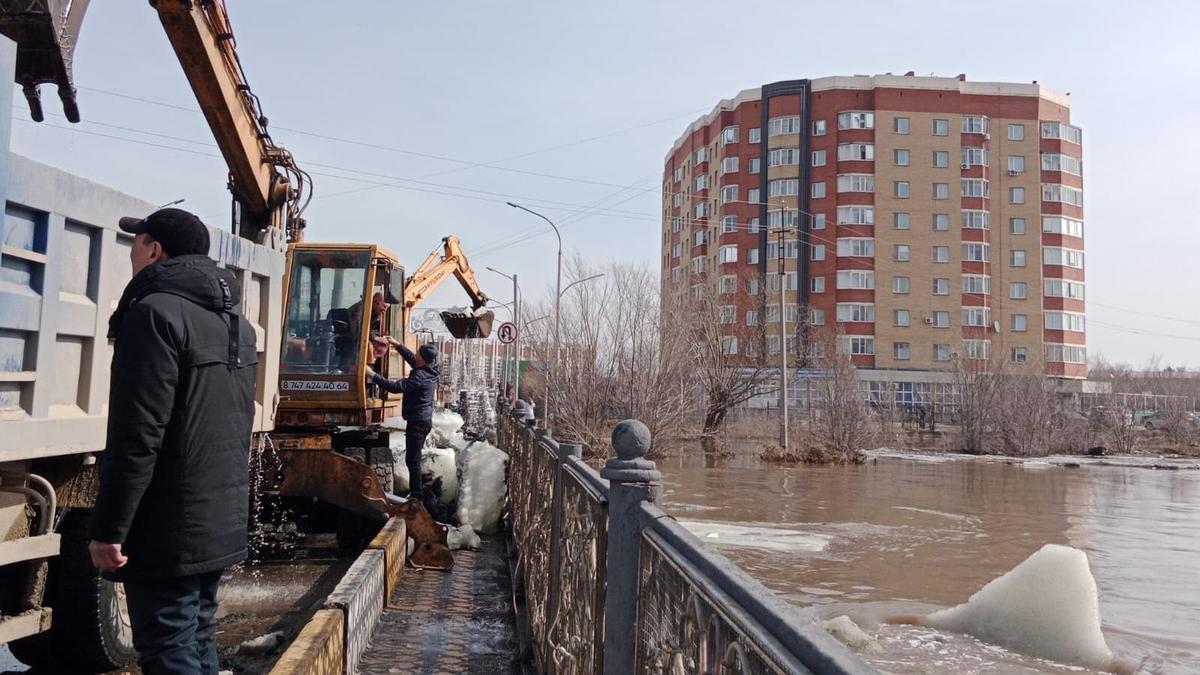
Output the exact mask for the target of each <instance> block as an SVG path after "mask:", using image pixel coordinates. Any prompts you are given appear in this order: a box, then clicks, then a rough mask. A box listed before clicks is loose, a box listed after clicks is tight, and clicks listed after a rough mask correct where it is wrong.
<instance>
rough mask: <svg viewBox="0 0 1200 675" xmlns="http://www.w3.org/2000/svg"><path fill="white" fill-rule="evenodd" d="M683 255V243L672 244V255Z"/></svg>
mask: <svg viewBox="0 0 1200 675" xmlns="http://www.w3.org/2000/svg"><path fill="white" fill-rule="evenodd" d="M682 255H683V244H681V243H678V242H676V243H675V244H673V245H672V246H671V257H672V258H678V257H680V256H682Z"/></svg>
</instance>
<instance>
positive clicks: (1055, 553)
mask: <svg viewBox="0 0 1200 675" xmlns="http://www.w3.org/2000/svg"><path fill="white" fill-rule="evenodd" d="M923 623H924V624H925V625H927V626H930V627H932V628H937V629H939V630H949V631H955V632H958V633H966V634H968V635H973V636H975V637H977V638H979V639H980V640H983V641H984V642H990V643H992V644H995V645H999V646H1001V647H1005V648H1008V649H1011V650H1013V651H1018V652H1021V653H1024V654H1029V655H1030V656H1037V657H1041V658H1045V659H1050V660H1052V661H1058V662H1060V663H1066V664H1072V665H1080V666H1087V667H1089V668H1097V669H1102V670H1107V669H1111V668H1112V667H1114V665H1113V664H1114V662H1113V654H1112V651H1111V650H1110V649H1109V648H1108V644H1107V643H1105V641H1104V635H1103V634H1102V633H1101V632H1100V598H1099V596H1098V594H1097V592H1096V580H1095V579H1094V578H1093V577H1092V573H1091V570H1089V569H1088V561H1087V555H1085V554H1084V552H1083V551H1080V550H1079V549H1076V548H1072V547H1070V546H1059V545H1057V544H1046V545H1045V546H1043V547H1042V548H1041V550H1039V551H1037V552H1036V553H1034V554H1033V555H1031V556H1029V557H1028V558H1026V559H1025V561H1024V562H1022V563H1021V564H1020V565H1017V566H1016V567H1014V568H1013V569H1012V570H1010V571H1009V572H1007V573H1005V574H1004V575H1002V576H1000V577H998V578H997V579H995V580H993V581H991V582H990V583H988V584H987V585H986V586H984V587H983V588H982V589H980V590H979V591H978V592H976V593H975V594H974V595H972V596H971V597H970V598H969V599H968V600H967V601H966V602H965V603H963V604H961V605H959V606H957V607H951V608H950V609H943V610H941V611H938V612H934V613H933V614H930V615H928V616H926V617H925V619H924V622H923Z"/></svg>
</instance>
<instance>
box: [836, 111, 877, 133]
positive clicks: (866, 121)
mask: <svg viewBox="0 0 1200 675" xmlns="http://www.w3.org/2000/svg"><path fill="white" fill-rule="evenodd" d="M838 128H839V129H874V128H875V113H873V112H868V111H863V110H851V111H848V112H844V113H838Z"/></svg>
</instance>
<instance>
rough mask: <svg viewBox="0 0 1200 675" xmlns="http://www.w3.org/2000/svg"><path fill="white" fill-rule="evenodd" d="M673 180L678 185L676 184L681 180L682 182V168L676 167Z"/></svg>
mask: <svg viewBox="0 0 1200 675" xmlns="http://www.w3.org/2000/svg"><path fill="white" fill-rule="evenodd" d="M674 178H675V182H676V183H678V182H680V181H682V180H683V167H682V166H677V167H675V176H674Z"/></svg>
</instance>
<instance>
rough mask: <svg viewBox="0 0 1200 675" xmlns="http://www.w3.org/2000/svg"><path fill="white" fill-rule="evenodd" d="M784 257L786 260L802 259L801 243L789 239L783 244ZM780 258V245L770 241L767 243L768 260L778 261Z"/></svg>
mask: <svg viewBox="0 0 1200 675" xmlns="http://www.w3.org/2000/svg"><path fill="white" fill-rule="evenodd" d="M782 257H784V258H798V257H800V242H798V241H796V240H795V239H788V240H787V241H785V242H783V256H782ZM779 258H780V248H779V244H778V243H777V242H774V241H768V242H767V260H778V259H779Z"/></svg>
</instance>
